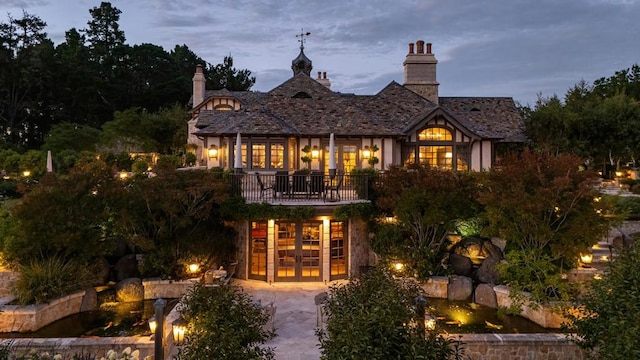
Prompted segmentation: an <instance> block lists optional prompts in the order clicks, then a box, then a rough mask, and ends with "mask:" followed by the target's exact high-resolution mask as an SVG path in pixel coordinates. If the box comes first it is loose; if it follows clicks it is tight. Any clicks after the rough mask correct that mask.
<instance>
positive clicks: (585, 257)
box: [580, 253, 593, 268]
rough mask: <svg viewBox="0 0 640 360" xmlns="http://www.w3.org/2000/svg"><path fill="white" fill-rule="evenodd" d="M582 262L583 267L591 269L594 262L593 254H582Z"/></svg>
mask: <svg viewBox="0 0 640 360" xmlns="http://www.w3.org/2000/svg"><path fill="white" fill-rule="evenodd" d="M580 262H581V263H582V267H586V268H589V267H591V262H593V254H590V253H587V254H580Z"/></svg>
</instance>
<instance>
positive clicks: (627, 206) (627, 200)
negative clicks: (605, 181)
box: [613, 196, 640, 216]
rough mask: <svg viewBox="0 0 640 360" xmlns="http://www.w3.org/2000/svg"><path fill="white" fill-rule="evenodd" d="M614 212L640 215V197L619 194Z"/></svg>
mask: <svg viewBox="0 0 640 360" xmlns="http://www.w3.org/2000/svg"><path fill="white" fill-rule="evenodd" d="M613 210H614V213H616V214H625V215H627V216H632V215H640V198H639V197H635V196H617V199H616V202H615V205H614V209H613Z"/></svg>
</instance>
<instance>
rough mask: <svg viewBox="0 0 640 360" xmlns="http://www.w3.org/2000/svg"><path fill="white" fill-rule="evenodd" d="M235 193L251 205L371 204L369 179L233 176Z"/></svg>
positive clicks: (284, 172) (347, 176)
mask: <svg viewBox="0 0 640 360" xmlns="http://www.w3.org/2000/svg"><path fill="white" fill-rule="evenodd" d="M231 184H232V191H233V193H234V194H239V195H241V196H242V197H244V199H245V200H246V201H247V202H268V203H272V204H286V203H309V204H320V203H335V202H339V203H352V202H362V201H368V196H369V194H368V189H369V179H368V176H367V175H348V174H344V175H342V174H338V175H336V176H334V177H333V178H331V177H330V176H329V175H326V174H322V173H311V174H300V173H292V174H290V173H289V172H286V171H283V172H277V173H276V174H273V173H271V174H264V173H242V174H232V175H231Z"/></svg>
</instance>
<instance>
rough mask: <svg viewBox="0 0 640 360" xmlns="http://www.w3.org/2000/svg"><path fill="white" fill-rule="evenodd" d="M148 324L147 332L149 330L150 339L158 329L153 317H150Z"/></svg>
mask: <svg viewBox="0 0 640 360" xmlns="http://www.w3.org/2000/svg"><path fill="white" fill-rule="evenodd" d="M147 322H148V323H149V330H151V337H153V335H154V334H155V333H156V327H158V322H157V321H156V317H155V315H154V316H152V317H150V318H149V320H148V321H147Z"/></svg>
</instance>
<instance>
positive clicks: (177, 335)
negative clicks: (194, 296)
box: [171, 317, 187, 346]
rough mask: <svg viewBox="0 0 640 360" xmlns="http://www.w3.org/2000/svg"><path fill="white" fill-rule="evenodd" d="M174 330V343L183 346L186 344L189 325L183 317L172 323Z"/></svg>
mask: <svg viewBox="0 0 640 360" xmlns="http://www.w3.org/2000/svg"><path fill="white" fill-rule="evenodd" d="M171 328H172V331H173V344H174V345H175V346H182V345H183V344H184V334H185V333H186V331H187V326H186V324H185V322H184V320H183V319H182V317H180V318H178V319H176V320H174V321H173V323H171Z"/></svg>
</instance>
